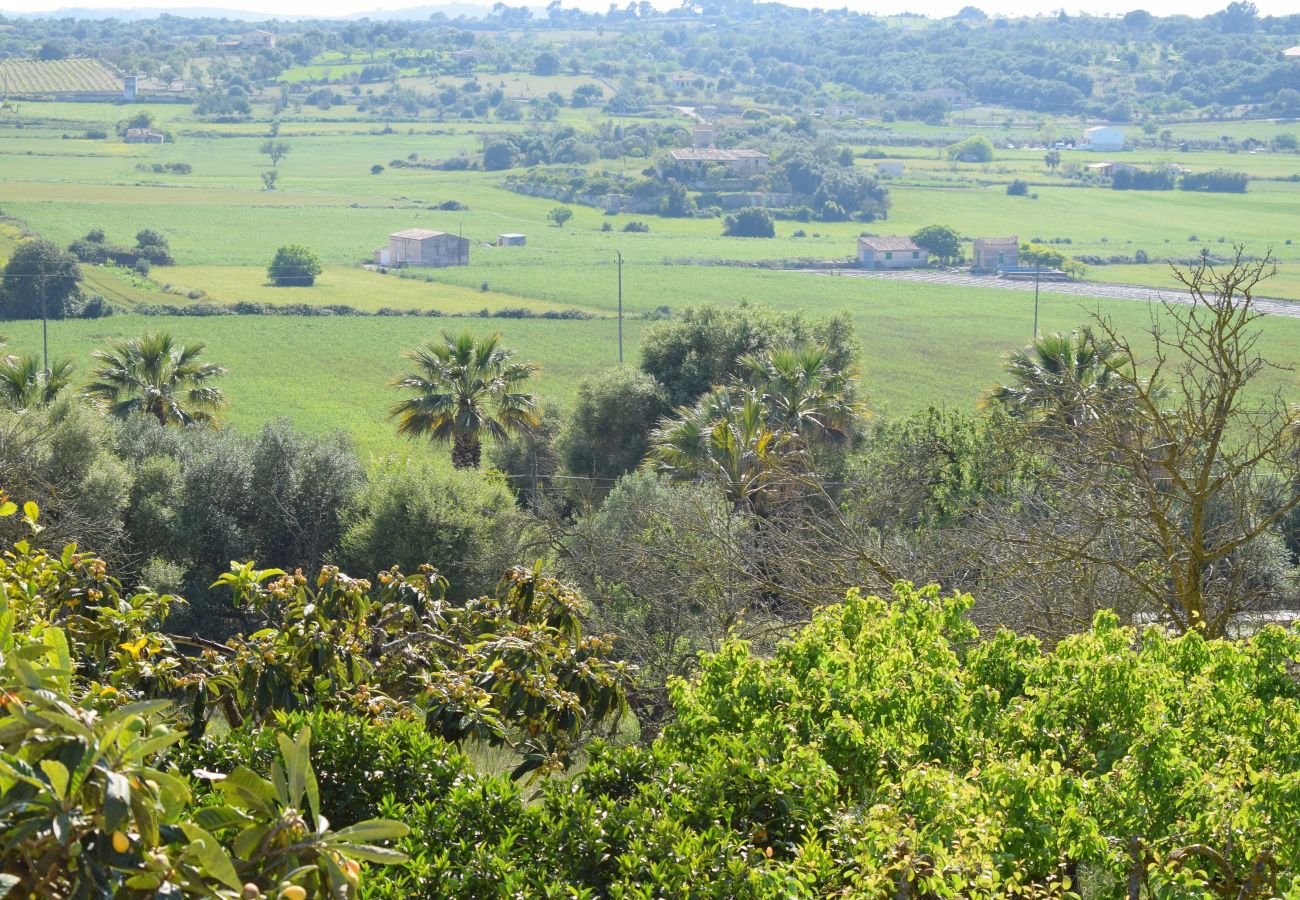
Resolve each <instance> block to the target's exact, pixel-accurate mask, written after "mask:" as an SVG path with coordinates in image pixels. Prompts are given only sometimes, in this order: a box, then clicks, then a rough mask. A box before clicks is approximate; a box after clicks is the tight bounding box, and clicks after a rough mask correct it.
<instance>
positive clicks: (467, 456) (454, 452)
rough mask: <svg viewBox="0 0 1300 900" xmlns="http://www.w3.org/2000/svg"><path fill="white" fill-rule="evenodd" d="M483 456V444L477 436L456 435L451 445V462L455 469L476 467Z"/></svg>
mask: <svg viewBox="0 0 1300 900" xmlns="http://www.w3.org/2000/svg"><path fill="white" fill-rule="evenodd" d="M482 456H483V445H482V444H480V443H479V441H478V438H476V437H472V436H469V435H460V434H458V435H456V437H455V438H454V439H453V441H452V445H451V464H452V467H453V468H457V469H477V468H478V465H479V460H480V459H481V458H482Z"/></svg>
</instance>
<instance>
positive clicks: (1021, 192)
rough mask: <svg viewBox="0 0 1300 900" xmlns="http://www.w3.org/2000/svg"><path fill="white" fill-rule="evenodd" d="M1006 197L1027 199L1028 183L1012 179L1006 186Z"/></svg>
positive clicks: (1020, 179)
mask: <svg viewBox="0 0 1300 900" xmlns="http://www.w3.org/2000/svg"><path fill="white" fill-rule="evenodd" d="M1007 195H1008V196H1010V197H1027V196H1028V195H1029V182H1028V181H1025V180H1024V179H1023V178H1015V179H1012V181H1011V183H1010V184H1008V185H1007Z"/></svg>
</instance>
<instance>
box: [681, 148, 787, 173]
mask: <svg viewBox="0 0 1300 900" xmlns="http://www.w3.org/2000/svg"><path fill="white" fill-rule="evenodd" d="M669 155H670V156H671V157H672V158H673V161H674V162H679V163H685V164H686V165H688V166H692V167H694V168H696V169H700V170H702V169H704V167H705V166H711V165H712V166H722V167H724V168H725V169H726V170H727V172H728V173H729V174H731V175H737V176H747V175H760V174H762V173H763V172H766V171H767V164H768V156H767V154H766V153H764V152H763V151H762V150H745V149H740V150H718V149H715V148H712V147H691V148H689V149H686V150H673V151H671V152H670V153H669Z"/></svg>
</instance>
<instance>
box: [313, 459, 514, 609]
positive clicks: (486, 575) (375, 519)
mask: <svg viewBox="0 0 1300 900" xmlns="http://www.w3.org/2000/svg"><path fill="white" fill-rule="evenodd" d="M345 520H346V522H347V523H348V524H347V529H346V531H345V532H344V534H343V538H342V541H341V543H340V546H339V559H340V560H341V562H342V564H343V566H344V567H345V568H347V569H349V570H350V571H353V572H357V573H374V572H379V571H382V570H384V569H387V568H388V567H390V566H393V565H396V566H400V567H401V568H402V570H403V571H406V572H415V571H417V570H418V569H419V567H420V566H421V565H423V564H425V563H430V564H432V565H433V566H434V567H435V568H436V569H437V570H438V571H439V572H440V573H442V575H443V576H445V577H446V578H447V579H448V581H449V582H450V584H451V587H450V590H451V592H452V595H453V596H454V597H457V598H465V597H474V596H478V595H480V594H484V593H488V592H490V591H491V589H492V587H493V586H494V585H495V584H496V582H497V579H499V578H500V577H501V575H502V573H504V572H505V570H506V569H507V568H508V566H509V565H510V564H511V563H513V562H514V561H515V560H516V558H517V548H518V542H519V541H520V540H522V539H523V532H524V530H525V529H524V523H523V521H522V519H520V518H519V516H518V513H517V511H516V509H515V498H514V496H513V495H512V494H511V493H510V491H509V490H507V489H506V487H505V486H504V485H502V484H501V483H499V482H497V481H493V480H491V479H490V478H489V477H488V476H485V475H483V474H482V473H480V472H476V471H455V472H447V471H443V470H441V469H436V468H432V467H430V466H424V465H416V464H399V463H391V464H387V465H384V466H382V467H380V468H378V469H377V470H375V471H373V472H372V473H371V475H370V480H369V482H368V483H367V484H366V485H365V487H363V488H362V489H361V491H360V492H359V493H357V494H356V496H354V497H353V498H352V500H351V502H350V503H349V504H348V508H347V512H346V515H345Z"/></svg>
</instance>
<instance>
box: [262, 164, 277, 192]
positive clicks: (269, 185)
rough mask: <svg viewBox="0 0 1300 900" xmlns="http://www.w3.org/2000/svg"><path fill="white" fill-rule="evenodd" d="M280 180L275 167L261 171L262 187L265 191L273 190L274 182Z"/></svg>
mask: <svg viewBox="0 0 1300 900" xmlns="http://www.w3.org/2000/svg"><path fill="white" fill-rule="evenodd" d="M279 180H280V173H279V171H278V170H276V169H272V170H271V171H269V172H263V173H262V189H263V190H266V191H273V190H275V183H276V182H277V181H279Z"/></svg>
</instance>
